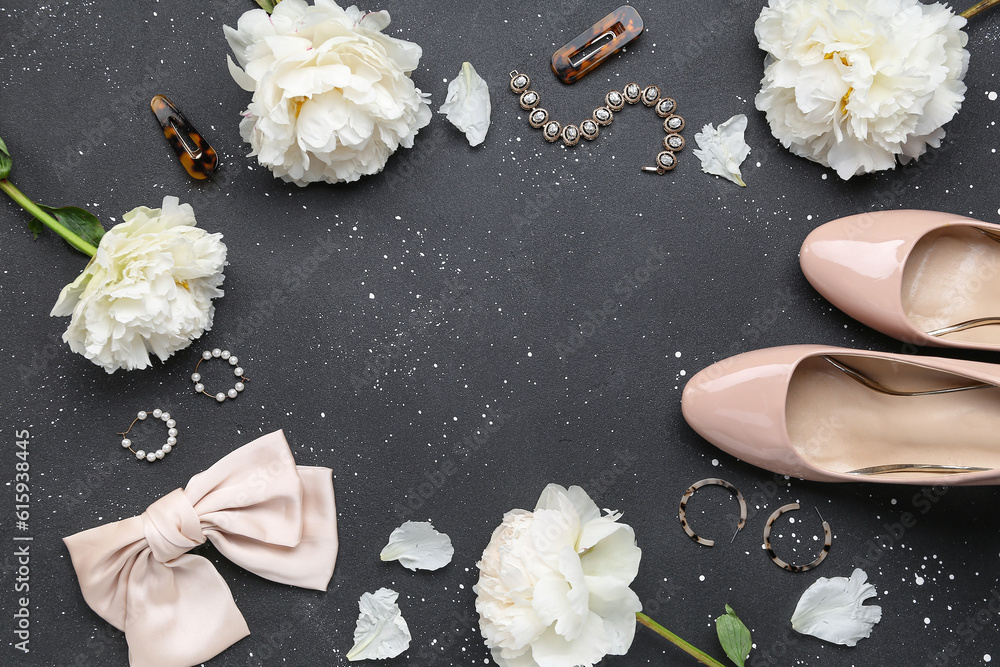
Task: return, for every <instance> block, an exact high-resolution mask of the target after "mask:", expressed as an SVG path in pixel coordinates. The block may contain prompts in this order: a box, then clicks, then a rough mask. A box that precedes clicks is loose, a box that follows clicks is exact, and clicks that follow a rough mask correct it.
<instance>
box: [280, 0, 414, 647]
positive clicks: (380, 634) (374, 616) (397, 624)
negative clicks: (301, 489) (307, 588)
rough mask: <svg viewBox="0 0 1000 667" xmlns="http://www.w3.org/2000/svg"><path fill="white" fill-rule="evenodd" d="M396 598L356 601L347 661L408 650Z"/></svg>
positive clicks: (377, 595) (382, 592) (372, 596)
mask: <svg viewBox="0 0 1000 667" xmlns="http://www.w3.org/2000/svg"><path fill="white" fill-rule="evenodd" d="M285 1H287V0H285ZM397 597H399V593H397V592H396V591H394V590H391V589H388V588H380V589H378V590H377V591H375V592H374V593H365V594H364V595H362V596H361V599H360V600H359V601H358V608H359V609H360V610H361V614H360V615H359V616H358V626H357V628H355V630H354V646H353V647H352V648H351V650H350V651H348V653H347V659H348V660H383V659H385V658H395V657H396V656H397V655H399V654H400V653H402V652H403V651H405V650H406V649H407V648H409V646H410V629H409V628H408V627H407V625H406V620H405V619H404V618H403V615H402V613H401V612H400V611H399V606H398V605H397V604H396V598H397Z"/></svg>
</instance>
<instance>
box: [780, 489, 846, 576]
mask: <svg viewBox="0 0 1000 667" xmlns="http://www.w3.org/2000/svg"><path fill="white" fill-rule="evenodd" d="M797 509H799V504H798V503H791V504H789V505H785V506H784V507H779V508H778V509H776V510H774V513H773V514H771V518H769V519H768V520H767V523H766V524H765V525H764V548H765V549H767V555H768V556H770V557H771V560H773V561H774V564H775V565H777V566H778V567H780V568H782V569H784V570H788V571H789V572H808V571H809V570H811V569H813V568H814V567H816V566H817V565H819V564H820V563H822V562H823V560H824V559H825V558H826V556H827V554H828V553H830V545H831V544H833V531H831V530H830V524H828V523H827V522H826V521H825V520H824V519H823V515H822V514H819V510H816V514H819V519H820V521H822V522H823V533H824V534H825V535H826V541H825V542H824V543H823V551H821V552H820V554H819V556H817V557H816V560H814V561H813V562H811V563H809V564H808V565H791V564H790V563H786V562H785V561H783V560H781V559H780V558H778V556H777V555H776V554H775V553H774V549H772V548H771V526H772V525H773V524H774V522H775V521H777V520H778V517H779V516H781V515H782V514H784V513H785V512H791V511H793V510H797Z"/></svg>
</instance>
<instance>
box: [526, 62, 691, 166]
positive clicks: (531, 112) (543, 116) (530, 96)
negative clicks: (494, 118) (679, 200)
mask: <svg viewBox="0 0 1000 667" xmlns="http://www.w3.org/2000/svg"><path fill="white" fill-rule="evenodd" d="M530 87H531V78H530V77H529V76H528V75H527V74H523V73H521V72H518V71H517V70H514V71H512V72H511V73H510V89H511V91H513V92H514V93H515V94H517V95H520V104H521V108H522V109H524V110H525V111H527V112H528V123H529V124H530V125H531V127H533V128H536V129H541V130H542V136H543V137H544V138H545V140H546V141H548V142H555V141H558V140H560V139H561V140H562V142H563V144H564V145H566V146H576V145H577V144H578V143H580V138H581V137H583V138H584V139H586V140H587V141H593V140H594V139H596V138H597V135H598V134H599V133H600V128H601V127H606V126H608V125H611V123H612V121H614V119H615V113H614V112H616V111H621V110H622V109H624V108H625V105H626V104H638V103H639V102H642V103H643V105H645V106H647V107H652V108H653V109H654V110H655V111H656V115H657V116H659V117H660V118H662V119H663V131H664V132H666V133H667V134H666V136H665V137H663V150H662V151H660V153H658V154H657V156H656V166H655V167H643V168H642V170H643V171H648V172H655V173H657V174H663V173H665V172H668V171H670V170H671V169H673V168H674V167H676V166H677V155H676V153H677V151H679V150H681V149H682V148H684V137H682V136H681V134H680V133H681V131H682V130H683V129H684V119H683V118H682V117H681V116H678V115H677V113H676V111H677V102H676V101H674V99H673V98H672V97H661V96H660V88H659V86H646V87H645V88H640V87H639V84H637V83H635V82H631V83H627V84H625V87H624V88H623V89H622V90H621V91H618V90H612V91H611V92H609V93H608V94H607V95H605V97H604V105H603V106H599V107H597V108H596V109H594V113H593V114H592V115H591V117H590V118H586V119H584V120H583V121H581V122H580V124H579V125H573V124H568V125H562V124H561V123H559V121H557V120H552V119H551V118H549V112H548V111H546V110H545V109H543V108H542V107H540V106H538V105H539V104H540V103H541V101H542V99H541V96H540V95H539V94H538V92H537V91H534V90H531V88H530Z"/></svg>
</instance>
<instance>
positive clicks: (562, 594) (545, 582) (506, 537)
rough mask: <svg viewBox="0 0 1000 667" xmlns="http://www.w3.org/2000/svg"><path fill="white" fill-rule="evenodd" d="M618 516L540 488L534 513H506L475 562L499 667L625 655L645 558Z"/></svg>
mask: <svg viewBox="0 0 1000 667" xmlns="http://www.w3.org/2000/svg"><path fill="white" fill-rule="evenodd" d="M620 516H621V515H620V514H618V513H611V512H608V514H606V515H603V516H602V515H601V512H600V510H598V509H597V505H595V504H594V502H593V501H592V500H591V499H590V498H589V497H588V496H587V494H586V492H585V491H584V490H583V489H581V488H580V487H578V486H572V487H570V488H569V490H567V489H564V488H563V487H561V486H559V485H557V484H549V485H548V486H547V487H545V490H544V491H543V492H542V495H541V497H540V498H539V499H538V504H537V507H536V509H535V511H534V512H526V511H524V510H512V511H510V512H508V513H507V514H506V515H504V518H503V523H502V524H500V526H499V527H498V528H497V529H496V530H495V531H493V537H492V538H491V539H490V543H489V545H488V546H487V547H486V550H485V551H484V552H483V558H482V560H481V561H480V562H479V563H478V564H477V565H478V567H479V570H480V573H479V582H478V583H477V584H476V585H475V586H474V587H473V590H474V591H475V592H476V594H477V597H476V611H478V612H479V625H480V629H481V630H482V633H483V637H485V639H486V644H487V646H489V647H490V649H491V650H492V652H493V659H494V660H495V661H496V663H497V664H498V665H500V667H565V666H567V665H574V666H581V665H582V666H586V667H589V666H590V665H594V664H595V663H597V662H598V661H599V660H601V658H603V657H604V655H605V654H612V655H623V654H625V652H626V651H628V648H629V646H631V645H632V638H633V636H634V635H635V623H636V617H635V614H636V612H638V611H641V609H642V605H641V604H640V603H639V598H638V597H637V596H636V594H635V593H634V592H632V590H631V589H630V588H629V584H630V583H632V580H633V579H635V576H636V574H637V573H638V571H639V559H640V557H641V556H642V552H641V551H640V550H639V548H638V547H637V546H636V545H635V533H634V532H633V531H632V528H631V527H629V526H628V525H626V524H623V523H617V520H618V518H619V517H620Z"/></svg>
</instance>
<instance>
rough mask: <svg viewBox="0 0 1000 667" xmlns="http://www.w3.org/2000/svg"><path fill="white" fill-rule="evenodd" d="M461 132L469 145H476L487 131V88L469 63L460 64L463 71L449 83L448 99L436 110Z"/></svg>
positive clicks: (488, 97)
mask: <svg viewBox="0 0 1000 667" xmlns="http://www.w3.org/2000/svg"><path fill="white" fill-rule="evenodd" d="M438 113H443V114H446V115H447V116H448V121H449V122H450V123H451V124H452V125H454V126H455V127H457V128H458V129H459V130H461V131H462V132H465V137H466V139H468V140H469V145H470V146H478V145H479V144H481V143H483V140H485V139H486V131H487V130H489V129H490V113H491V107H490V89H489V86H487V85H486V81H484V80H483V77H481V76H479V74H478V73H477V72H476V69H475V68H474V67H473V66H472V63H469V62H464V63H462V71H461V72H459V73H458V76H457V77H455V78H454V79H452V80H451V82H450V83H449V84H448V97H447V98H445V101H444V104H442V105H441V108H440V109H438Z"/></svg>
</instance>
